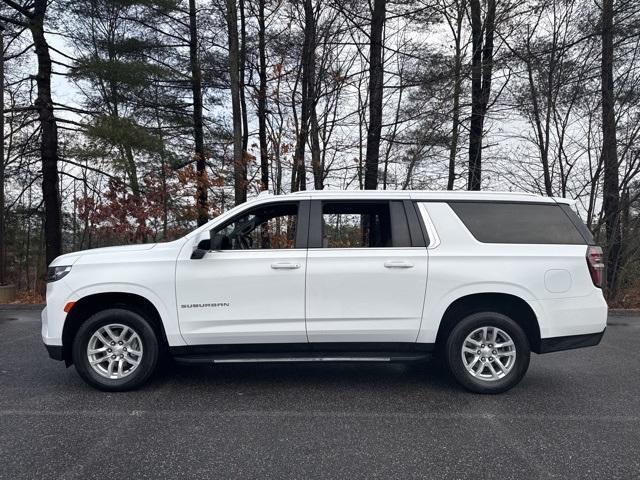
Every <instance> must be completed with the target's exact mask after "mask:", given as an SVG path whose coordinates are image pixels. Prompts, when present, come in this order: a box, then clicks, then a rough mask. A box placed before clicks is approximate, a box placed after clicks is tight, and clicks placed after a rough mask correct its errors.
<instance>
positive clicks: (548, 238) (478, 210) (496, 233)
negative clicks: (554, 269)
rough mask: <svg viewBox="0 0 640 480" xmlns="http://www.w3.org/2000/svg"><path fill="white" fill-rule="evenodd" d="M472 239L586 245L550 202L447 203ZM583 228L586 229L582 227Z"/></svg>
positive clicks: (558, 208) (579, 234)
mask: <svg viewBox="0 0 640 480" xmlns="http://www.w3.org/2000/svg"><path fill="white" fill-rule="evenodd" d="M449 206H450V207H451V208H452V209H453V211H454V212H456V214H457V215H458V217H460V220H462V223H464V224H465V226H466V227H467V228H468V229H469V231H470V232H471V234H472V235H473V236H474V237H475V238H476V240H478V241H480V242H485V243H531V244H545V243H546V244H568V245H584V244H586V243H588V242H587V241H586V240H585V238H584V237H583V235H582V234H581V233H580V232H579V231H578V229H577V228H576V226H575V225H574V223H573V221H572V219H571V218H569V216H568V215H567V214H566V213H565V212H564V211H563V209H562V208H561V207H560V206H559V205H557V204H553V203H535V204H534V203H510V202H449ZM585 228H586V227H585Z"/></svg>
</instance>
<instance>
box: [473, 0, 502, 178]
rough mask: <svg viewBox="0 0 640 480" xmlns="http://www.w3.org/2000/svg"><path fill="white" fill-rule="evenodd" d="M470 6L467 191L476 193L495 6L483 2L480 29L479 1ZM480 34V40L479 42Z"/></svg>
mask: <svg viewBox="0 0 640 480" xmlns="http://www.w3.org/2000/svg"><path fill="white" fill-rule="evenodd" d="M469 5H470V6H471V38H472V46H473V55H472V58H471V126H470V129H469V179H468V184H467V188H468V189H469V190H480V188H481V185H482V136H483V130H484V118H485V115H486V113H487V106H488V104H489V95H490V93H491V75H492V70H493V33H494V27H495V16H496V2H495V0H488V1H487V15H486V18H485V24H484V28H483V25H482V11H481V9H480V0H469ZM483 30H484V36H485V38H484V40H483Z"/></svg>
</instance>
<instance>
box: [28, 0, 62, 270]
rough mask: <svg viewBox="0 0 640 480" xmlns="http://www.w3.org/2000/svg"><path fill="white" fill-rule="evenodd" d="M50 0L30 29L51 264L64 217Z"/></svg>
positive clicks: (41, 4) (39, 0) (41, 2)
mask: <svg viewBox="0 0 640 480" xmlns="http://www.w3.org/2000/svg"><path fill="white" fill-rule="evenodd" d="M47 4H48V1H47V0H35V2H34V12H33V15H32V16H31V17H30V18H29V30H30V31H31V36H32V38H33V43H34V47H35V51H36V56H37V59H38V73H37V75H36V85H37V87H38V95H37V97H36V100H35V104H34V106H35V108H36V111H37V112H38V119H39V121H40V129H41V134H40V157H41V159H42V198H43V202H44V238H45V242H46V256H45V260H46V262H47V265H49V264H50V263H51V262H52V261H53V260H54V259H55V258H56V257H57V256H59V255H60V254H61V253H62V224H61V223H62V220H61V213H60V192H59V187H58V126H57V124H56V119H55V116H54V114H53V101H52V99H51V70H52V68H51V56H50V55H49V45H48V44H47V40H46V38H45V36H44V19H45V15H46V11H47Z"/></svg>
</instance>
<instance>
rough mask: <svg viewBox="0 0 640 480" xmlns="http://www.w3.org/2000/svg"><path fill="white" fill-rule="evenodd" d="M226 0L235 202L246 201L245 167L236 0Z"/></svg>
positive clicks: (237, 203)
mask: <svg viewBox="0 0 640 480" xmlns="http://www.w3.org/2000/svg"><path fill="white" fill-rule="evenodd" d="M226 1H227V27H228V29H229V79H230V82H231V109H232V115H233V180H234V193H235V195H234V196H235V204H236V205H240V204H241V203H244V202H246V201H247V168H246V165H245V160H244V151H243V149H242V109H241V104H240V75H239V73H240V72H239V66H240V65H239V53H240V52H239V49H238V15H237V11H236V0H226Z"/></svg>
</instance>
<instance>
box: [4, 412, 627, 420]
mask: <svg viewBox="0 0 640 480" xmlns="http://www.w3.org/2000/svg"><path fill="white" fill-rule="evenodd" d="M0 416H56V417H76V416H82V417H113V416H119V417H140V418H141V417H165V418H166V417H174V418H176V417H229V418H233V417H264V418H281V417H298V418H309V417H311V418H332V417H338V418H362V419H368V418H372V419H377V418H382V419H405V418H406V419H418V420H458V419H459V420H537V421H545V422H548V421H552V420H555V421H563V420H564V421H572V422H594V421H597V422H617V423H626V422H640V416H638V415H512V414H493V413H412V412H406V413H402V412H400V413H392V412H379V413H378V412H331V411H324V412H323V411H315V412H300V411H290V410H275V411H259V410H255V411H254V410H238V411H210V410H206V411H190V412H187V411H183V410H115V411H113V410H111V411H110V410H50V411H42V410H12V409H3V410H0Z"/></svg>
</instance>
